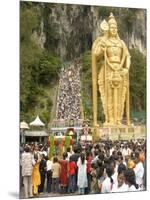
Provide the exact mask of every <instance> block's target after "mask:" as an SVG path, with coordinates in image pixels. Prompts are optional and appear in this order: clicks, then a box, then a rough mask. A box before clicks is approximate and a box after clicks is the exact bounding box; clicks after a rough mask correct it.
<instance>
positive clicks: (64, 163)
mask: <svg viewBox="0 0 150 200" xmlns="http://www.w3.org/2000/svg"><path fill="white" fill-rule="evenodd" d="M67 156H68V155H67V153H63V159H62V160H60V162H59V163H60V165H61V172H60V185H61V192H62V193H66V192H67V186H68V160H66V158H67Z"/></svg>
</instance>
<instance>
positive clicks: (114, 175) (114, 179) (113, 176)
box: [111, 171, 118, 184]
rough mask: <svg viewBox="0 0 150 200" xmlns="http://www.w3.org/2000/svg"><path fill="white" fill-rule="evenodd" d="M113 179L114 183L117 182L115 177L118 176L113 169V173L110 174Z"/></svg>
mask: <svg viewBox="0 0 150 200" xmlns="http://www.w3.org/2000/svg"><path fill="white" fill-rule="evenodd" d="M111 177H112V179H113V181H114V184H116V183H117V177H118V172H116V171H115V173H114V174H113V175H112V176H111Z"/></svg>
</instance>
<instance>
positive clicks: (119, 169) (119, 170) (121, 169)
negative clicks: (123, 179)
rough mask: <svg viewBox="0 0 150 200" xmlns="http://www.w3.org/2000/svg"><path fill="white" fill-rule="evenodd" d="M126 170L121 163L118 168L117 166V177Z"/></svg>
mask: <svg viewBox="0 0 150 200" xmlns="http://www.w3.org/2000/svg"><path fill="white" fill-rule="evenodd" d="M126 169H127V168H126V166H125V164H123V163H121V164H119V166H118V175H119V174H122V173H123V172H124V171H125V170H126Z"/></svg>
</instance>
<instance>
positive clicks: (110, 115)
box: [92, 13, 130, 126]
mask: <svg viewBox="0 0 150 200" xmlns="http://www.w3.org/2000/svg"><path fill="white" fill-rule="evenodd" d="M101 31H102V32H103V35H102V36H100V37H98V38H97V39H96V40H95V41H94V43H93V46H92V82H93V123H94V126H97V86H98V87H99V92H100V96H101V101H102V106H103V111H104V115H105V122H104V125H106V126H114V125H121V124H122V119H123V114H124V112H125V113H126V119H127V125H129V124H130V116H129V115H130V114H129V68H130V54H129V51H128V49H127V47H126V45H125V43H124V42H123V41H122V40H121V39H120V37H119V35H118V29H117V22H116V20H115V18H114V16H113V14H112V13H110V16H109V18H108V21H107V22H106V21H105V20H103V22H102V23H101ZM99 63H100V64H101V67H100V72H99V74H98V75H97V65H98V64H99Z"/></svg>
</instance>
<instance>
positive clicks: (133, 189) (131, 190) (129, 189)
mask: <svg viewBox="0 0 150 200" xmlns="http://www.w3.org/2000/svg"><path fill="white" fill-rule="evenodd" d="M135 191H138V190H137V189H136V188H135V186H134V185H131V186H130V187H129V188H128V192H135Z"/></svg>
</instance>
